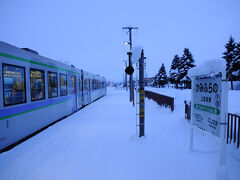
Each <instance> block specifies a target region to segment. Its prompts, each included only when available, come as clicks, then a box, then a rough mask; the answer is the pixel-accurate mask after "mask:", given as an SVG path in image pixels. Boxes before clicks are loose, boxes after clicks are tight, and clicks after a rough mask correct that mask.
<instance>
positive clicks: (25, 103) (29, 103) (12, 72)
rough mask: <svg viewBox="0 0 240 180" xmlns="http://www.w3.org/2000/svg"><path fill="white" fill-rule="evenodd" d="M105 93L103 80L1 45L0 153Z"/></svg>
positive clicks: (36, 55) (38, 56) (21, 50)
mask: <svg viewBox="0 0 240 180" xmlns="http://www.w3.org/2000/svg"><path fill="white" fill-rule="evenodd" d="M105 94H106V80H105V79H104V78H103V77H100V76H98V75H94V74H92V73H88V72H86V71H83V70H79V69H77V68H75V67H74V66H69V65H66V64H64V63H61V62H57V61H54V60H51V59H48V58H46V57H43V56H40V55H39V54H38V53H37V52H35V51H33V50H30V49H27V48H24V49H22V48H17V47H15V46H12V45H9V44H7V43H5V42H0V151H1V150H2V149H4V148H6V147H8V146H10V145H11V144H13V143H16V142H18V141H19V140H21V139H23V138H24V137H27V136H29V135H31V134H32V133H34V132H36V131H38V130H39V129H41V128H43V127H46V126H48V125H49V124H51V123H53V122H55V121H57V120H59V119H61V118H63V117H65V116H68V115H70V114H72V113H74V112H76V111H77V110H79V109H80V108H82V107H83V106H85V105H87V104H89V103H91V102H93V101H95V100H96V99H98V98H100V97H102V96H104V95H105Z"/></svg>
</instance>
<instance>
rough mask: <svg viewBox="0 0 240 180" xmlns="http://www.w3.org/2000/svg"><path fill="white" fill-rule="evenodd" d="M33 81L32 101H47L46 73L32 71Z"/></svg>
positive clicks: (31, 77)
mask: <svg viewBox="0 0 240 180" xmlns="http://www.w3.org/2000/svg"><path fill="white" fill-rule="evenodd" d="M30 79H31V100H32V101H37V100H42V99H45V86H44V71H42V70H37V69H30Z"/></svg>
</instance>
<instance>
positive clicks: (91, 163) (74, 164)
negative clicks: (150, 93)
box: [0, 88, 240, 180]
mask: <svg viewBox="0 0 240 180" xmlns="http://www.w3.org/2000/svg"><path fill="white" fill-rule="evenodd" d="M151 89H155V90H156V91H158V92H161V93H162V94H165V95H168V96H172V97H174V98H175V110H174V112H171V110H170V109H165V108H161V107H160V106H158V105H157V104H156V103H155V102H153V101H150V100H147V99H146V104H145V106H146V128H145V129H146V136H145V137H144V138H138V136H137V135H136V112H135V107H133V106H132V104H131V103H130V102H129V92H126V91H125V90H116V89H113V88H110V89H108V94H107V95H106V96H105V97H103V98H101V99H100V100H98V101H96V102H94V103H92V104H90V105H88V106H87V107H85V108H84V109H81V110H80V111H78V112H77V113H75V114H73V115H72V116H70V117H68V118H66V119H64V120H62V121H60V122H58V123H57V124H55V125H54V126H51V127H49V128H48V129H46V130H45V131H43V132H41V133H39V134H37V135H36V136H34V137H32V138H31V139H29V140H27V141H25V142H24V143H22V144H20V145H18V146H16V147H15V148H13V149H12V150H10V151H8V152H5V153H2V154H0V179H1V180H2V179H4V180H5V179H9V180H11V179H14V180H15V179H24V180H28V179H29V180H30V179H34V180H35V179H36V180H37V179H58V180H59V179H84V180H96V179H99V180H133V179H138V180H146V179H151V180H159V179H163V180H165V179H167V180H202V179H204V180H213V179H216V172H217V168H218V164H219V153H220V151H219V149H220V147H219V146H220V142H219V141H218V139H216V138H215V137H213V136H210V135H209V134H206V133H204V132H203V131H200V130H198V129H194V140H193V143H194V144H193V152H189V150H188V147H189V133H190V127H189V123H188V122H187V121H186V120H185V119H184V104H183V101H184V100H185V99H189V100H190V90H175V89H168V88H164V89H156V88H151ZM236 94H237V95H239V93H236ZM236 104H237V103H236ZM236 104H234V103H233V104H231V105H233V106H235V105H236ZM238 107H239V106H238ZM239 167H240V160H237V159H236V158H235V157H231V156H228V158H227V170H228V173H229V176H230V178H231V180H239V179H240V171H239Z"/></svg>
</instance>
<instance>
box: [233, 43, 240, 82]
mask: <svg viewBox="0 0 240 180" xmlns="http://www.w3.org/2000/svg"><path fill="white" fill-rule="evenodd" d="M234 56H235V57H234V60H233V62H232V76H233V80H238V81H239V80H240V42H239V43H237V44H236V47H235V50H234Z"/></svg>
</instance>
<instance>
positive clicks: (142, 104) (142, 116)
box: [139, 50, 145, 137]
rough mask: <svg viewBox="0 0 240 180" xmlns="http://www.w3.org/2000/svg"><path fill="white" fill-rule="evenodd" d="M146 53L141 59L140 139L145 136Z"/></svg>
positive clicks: (142, 54)
mask: <svg viewBox="0 0 240 180" xmlns="http://www.w3.org/2000/svg"><path fill="white" fill-rule="evenodd" d="M144 98H145V97H144V53H143V50H142V53H141V58H140V59H139V137H142V136H144V123H145V122H144V121H145V101H144Z"/></svg>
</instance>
